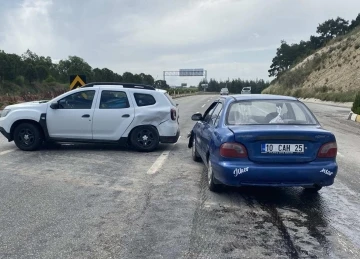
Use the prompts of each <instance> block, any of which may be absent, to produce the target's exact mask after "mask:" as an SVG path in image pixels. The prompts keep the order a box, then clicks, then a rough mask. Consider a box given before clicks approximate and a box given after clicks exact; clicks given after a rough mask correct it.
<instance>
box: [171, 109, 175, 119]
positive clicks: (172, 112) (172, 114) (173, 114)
mask: <svg viewBox="0 0 360 259" xmlns="http://www.w3.org/2000/svg"><path fill="white" fill-rule="evenodd" d="M170 115H171V119H172V120H173V121H174V120H176V110H175V109H171V111H170Z"/></svg>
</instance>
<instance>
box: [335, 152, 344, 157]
mask: <svg viewBox="0 0 360 259" xmlns="http://www.w3.org/2000/svg"><path fill="white" fill-rule="evenodd" d="M337 154H338V156H339V157H345V156H344V155H343V154H341V153H340V152H337Z"/></svg>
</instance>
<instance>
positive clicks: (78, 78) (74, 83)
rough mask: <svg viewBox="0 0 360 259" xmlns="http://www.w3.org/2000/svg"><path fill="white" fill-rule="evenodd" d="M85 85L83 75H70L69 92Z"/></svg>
mask: <svg viewBox="0 0 360 259" xmlns="http://www.w3.org/2000/svg"><path fill="white" fill-rule="evenodd" d="M85 84H86V76H85V75H71V76H70V90H72V89H75V88H78V87H80V86H83V85H85Z"/></svg>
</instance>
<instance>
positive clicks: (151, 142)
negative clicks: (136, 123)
mask: <svg viewBox="0 0 360 259" xmlns="http://www.w3.org/2000/svg"><path fill="white" fill-rule="evenodd" d="M130 142H131V144H132V146H133V147H135V149H137V150H138V151H143V152H151V151H153V150H155V149H156V148H157V147H158V145H159V134H158V133H157V131H156V130H155V129H154V128H153V127H150V126H141V127H138V128H136V129H134V131H133V132H132V133H131V137H130Z"/></svg>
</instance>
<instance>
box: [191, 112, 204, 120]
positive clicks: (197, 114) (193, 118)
mask: <svg viewBox="0 0 360 259" xmlns="http://www.w3.org/2000/svg"><path fill="white" fill-rule="evenodd" d="M191 119H192V120H193V121H201V120H202V114H201V113H195V114H193V116H191Z"/></svg>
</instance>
